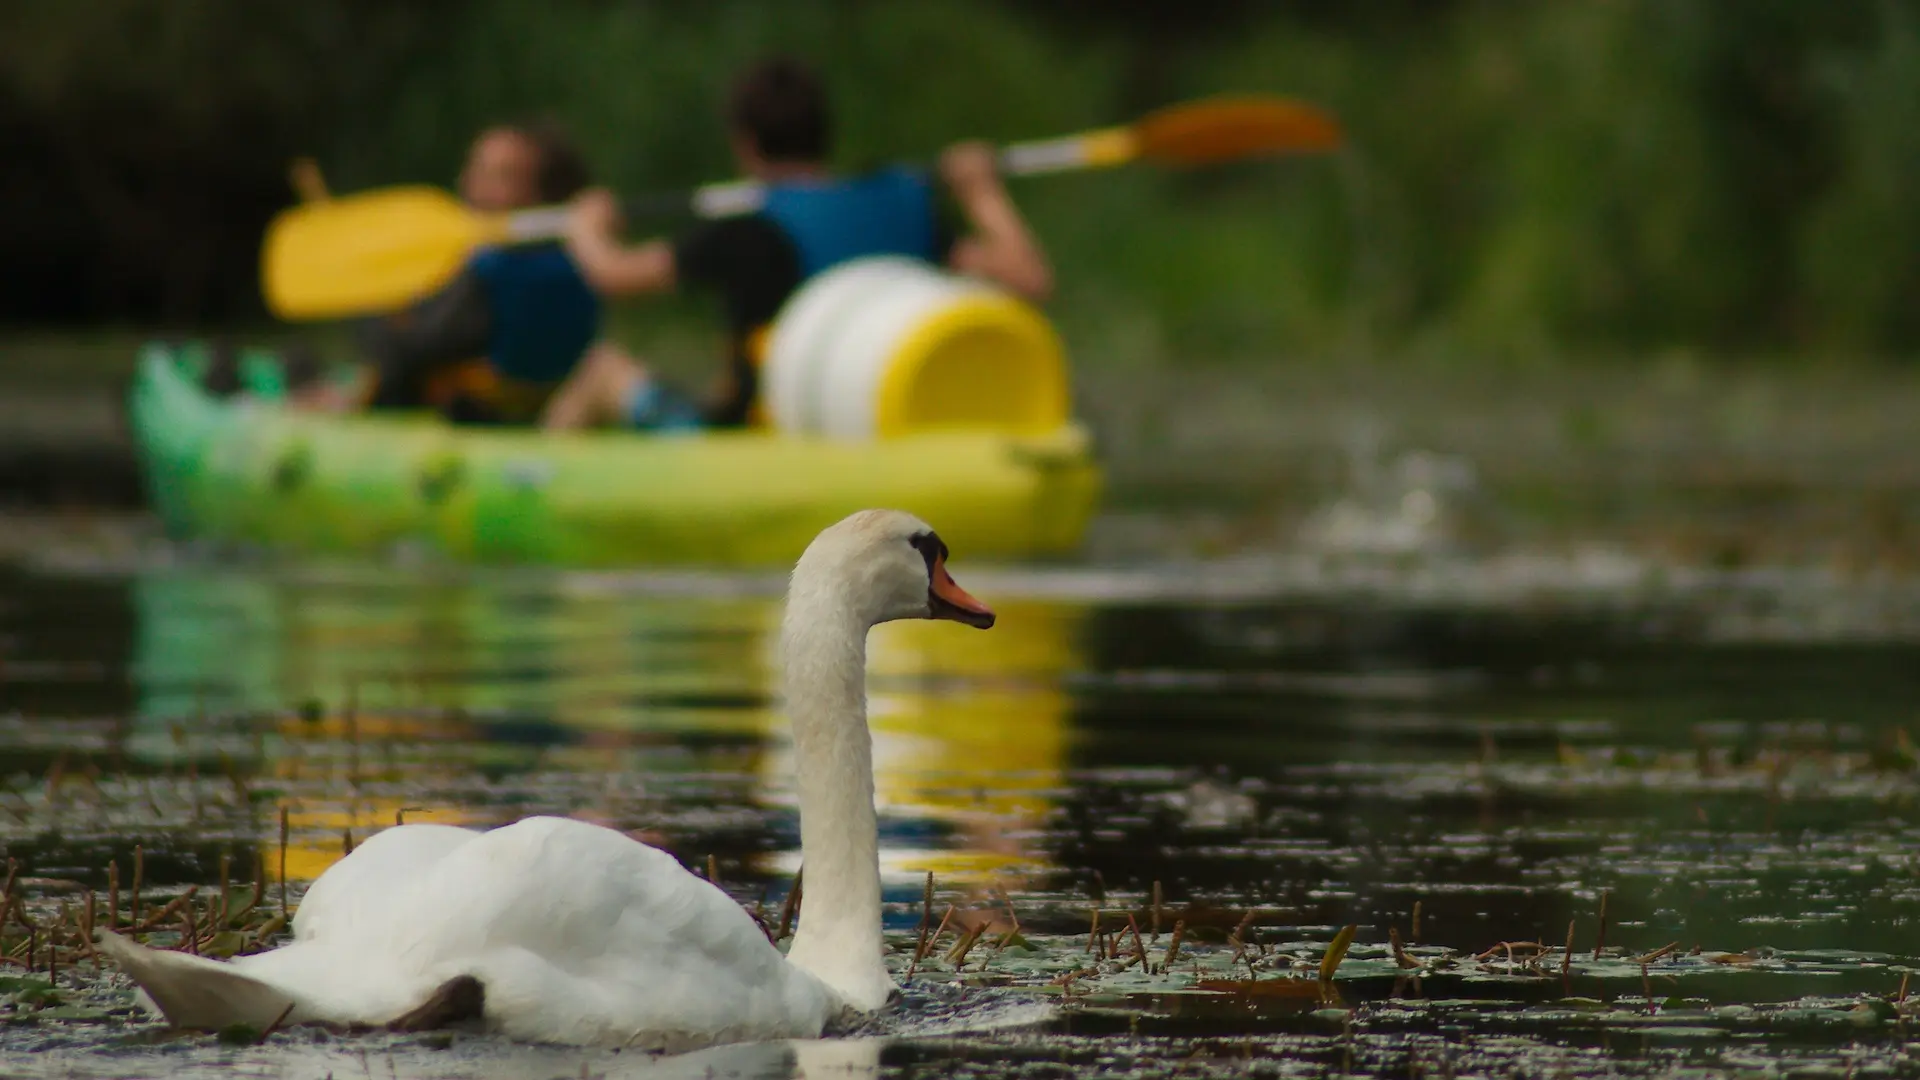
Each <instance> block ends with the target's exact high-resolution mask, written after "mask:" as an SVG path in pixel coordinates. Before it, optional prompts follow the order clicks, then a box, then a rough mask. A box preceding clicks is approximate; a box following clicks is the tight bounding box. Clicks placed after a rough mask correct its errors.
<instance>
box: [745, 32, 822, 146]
mask: <svg viewBox="0 0 1920 1080" xmlns="http://www.w3.org/2000/svg"><path fill="white" fill-rule="evenodd" d="M828 111H829V110H828V107H827V92H826V88H825V87H824V86H822V85H821V83H820V79H819V77H818V76H816V75H815V74H814V73H813V71H812V69H810V68H808V67H807V66H806V65H805V64H803V63H801V62H800V61H798V60H795V59H793V58H792V57H788V56H775V57H770V58H768V59H765V60H762V61H760V62H759V63H757V64H755V65H753V66H752V67H750V68H748V69H747V70H746V71H744V72H742V73H741V74H740V76H739V78H737V79H735V80H734V83H733V90H732V92H731V93H730V94H729V95H728V97H727V124H728V126H729V127H731V128H732V129H733V130H734V132H735V133H736V134H739V135H744V136H745V137H747V138H748V139H750V140H752V142H753V145H754V149H756V150H758V151H759V152H760V156H761V157H763V158H765V159H767V160H768V161H820V160H823V159H824V158H825V157H826V156H827V148H828V146H829V144H830V143H831V142H832V138H833V123H832V118H831V117H830V116H829V115H828Z"/></svg>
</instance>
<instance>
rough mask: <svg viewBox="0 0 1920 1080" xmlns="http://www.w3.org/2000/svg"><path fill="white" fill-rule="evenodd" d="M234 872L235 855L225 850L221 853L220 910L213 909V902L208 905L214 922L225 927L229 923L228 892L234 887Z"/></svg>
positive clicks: (209, 913)
mask: <svg viewBox="0 0 1920 1080" xmlns="http://www.w3.org/2000/svg"><path fill="white" fill-rule="evenodd" d="M232 874H233V856H232V855H231V854H230V853H228V852H225V851H223V852H221V853H220V898H219V905H220V910H219V911H217V912H216V911H213V910H211V909H212V908H213V905H212V904H208V905H207V907H208V909H209V910H208V912H207V914H208V915H210V916H212V917H213V923H214V925H215V926H220V927H224V926H226V925H227V894H228V892H229V891H230V890H231V889H232V887H233V886H232Z"/></svg>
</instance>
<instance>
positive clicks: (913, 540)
mask: <svg viewBox="0 0 1920 1080" xmlns="http://www.w3.org/2000/svg"><path fill="white" fill-rule="evenodd" d="M907 543H909V544H912V545H913V548H914V550H915V551H918V552H919V553H920V557H921V558H923V559H925V560H927V580H928V581H929V582H931V581H932V580H933V568H934V567H935V566H936V565H938V564H940V563H943V562H946V561H947V544H946V541H944V540H942V539H940V534H939V533H937V532H934V531H932V530H931V529H929V530H928V531H926V532H923V533H914V534H913V535H912V536H909V537H907Z"/></svg>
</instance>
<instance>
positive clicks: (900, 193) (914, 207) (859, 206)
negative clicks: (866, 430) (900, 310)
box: [744, 167, 936, 427]
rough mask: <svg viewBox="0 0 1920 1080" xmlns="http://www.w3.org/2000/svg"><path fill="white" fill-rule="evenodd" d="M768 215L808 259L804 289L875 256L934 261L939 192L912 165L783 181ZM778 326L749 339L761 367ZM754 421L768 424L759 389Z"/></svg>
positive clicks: (768, 202)
mask: <svg viewBox="0 0 1920 1080" xmlns="http://www.w3.org/2000/svg"><path fill="white" fill-rule="evenodd" d="M760 213H761V214H762V215H763V216H764V217H766V218H767V219H768V220H769V221H772V222H773V223H774V224H775V225H776V226H778V227H779V228H780V231H781V232H782V233H784V234H786V237H787V239H788V240H789V241H791V242H792V243H793V247H794V252H795V254H797V255H798V256H799V260H800V281H799V282H798V283H796V288H797V287H798V285H800V284H805V283H806V281H807V280H808V279H809V278H812V277H813V276H814V275H815V274H819V273H821V272H823V271H826V270H831V269H833V268H834V267H836V266H838V265H840V264H841V263H843V262H847V261H849V260H852V259H861V258H866V257H867V256H869V255H905V256H908V257H911V258H916V259H925V260H927V261H928V262H932V261H934V256H935V250H934V244H935V236H936V233H935V219H934V201H933V189H932V187H931V186H930V185H929V184H928V182H927V178H926V176H925V175H924V174H922V173H920V172H918V171H915V170H912V169H906V168H898V167H896V168H889V169H882V170H880V171H878V172H873V173H866V174H863V175H861V176H854V177H836V178H833V179H826V180H789V181H783V182H781V183H777V184H773V185H770V186H769V187H768V188H767V193H766V198H765V200H764V201H763V202H762V203H761V207H760ZM771 329H772V327H771V326H760V327H756V328H755V329H754V330H753V331H752V332H751V333H750V334H749V335H748V336H747V339H746V342H745V343H744V347H745V353H746V358H747V360H748V362H749V363H750V364H751V365H752V366H753V368H754V369H755V371H758V370H759V368H760V367H761V365H762V363H763V362H764V360H765V357H766V344H767V337H768V335H769V332H770V331H771ZM747 422H748V424H749V425H751V426H753V427H764V426H765V425H766V423H767V417H766V406H765V404H764V403H763V402H762V400H761V398H760V395H759V394H755V395H754V398H753V403H752V405H751V406H749V409H748V418H747Z"/></svg>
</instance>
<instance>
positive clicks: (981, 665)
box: [134, 573, 1082, 880]
mask: <svg viewBox="0 0 1920 1080" xmlns="http://www.w3.org/2000/svg"><path fill="white" fill-rule="evenodd" d="M989 601H990V602H994V606H995V607H996V609H997V610H998V611H999V612H1000V620H999V623H998V625H996V626H995V627H994V628H993V629H992V630H987V631H980V630H974V629H970V628H967V627H962V626H958V625H955V624H952V623H931V622H900V623H892V624H888V625H885V626H881V627H878V628H876V629H875V630H874V631H873V633H872V635H871V637H870V639H869V649H868V653H869V671H870V685H871V693H870V717H869V719H870V724H871V727H872V730H873V736H874V759H875V780H876V792H877V800H878V803H879V806H880V809H881V813H882V815H883V821H885V822H887V831H888V835H889V837H891V838H895V839H892V840H890V841H889V845H888V847H886V849H885V850H884V851H883V860H884V863H885V866H884V869H885V870H886V871H887V872H888V873H889V874H890V875H894V876H900V875H914V876H918V875H920V874H923V873H925V872H926V871H928V870H932V871H934V872H935V873H936V874H938V875H939V876H941V877H942V878H973V879H979V878H985V877H998V878H1005V877H1007V876H1009V875H1018V874H1020V873H1024V872H1029V871H1033V870H1036V869H1041V868H1044V867H1045V866H1046V856H1045V853H1044V852H1043V851H1042V850H1041V849H1040V848H1039V847H1038V846H1037V845H1036V844H1035V843H1034V842H1033V841H1032V839H1031V837H1033V836H1034V835H1037V833H1038V831H1039V828H1040V827H1041V826H1042V825H1043V824H1044V823H1045V819H1046V817H1047V815H1048V814H1049V813H1050V812H1051V811H1052V808H1053V805H1054V800H1055V798H1056V796H1057V792H1058V791H1059V790H1060V788H1061V786H1062V783H1063V775H1062V773H1063V769H1064V767H1065V758H1066V752H1067V741H1068V723H1069V711H1068V702H1067V700H1066V697H1065V695H1064V693H1063V692H1062V690H1061V681H1062V675H1063V674H1064V673H1066V672H1069V671H1071V670H1074V669H1075V668H1077V667H1078V666H1079V661H1078V659H1077V656H1076V653H1075V648H1076V638H1077V634H1078V628H1079V624H1080V619H1081V616H1082V609H1080V608H1078V607H1075V606H1071V605H1062V604H1057V603H1047V602H1033V601H1024V602H1023V601H1015V602H1011V603H1007V602H995V601H993V600H992V599H991V598H989ZM135 607H136V611H137V612H138V614H139V633H138V638H137V641H136V646H135V648H136V657H135V663H134V671H135V678H136V685H137V686H138V687H139V692H140V701H139V705H138V713H139V717H140V719H139V720H138V721H137V724H138V725H140V726H144V727H146V728H151V729H153V730H154V732H155V733H156V735H155V736H154V737H150V738H148V739H147V740H146V743H147V745H148V746H150V747H151V752H152V753H155V754H165V753H170V752H175V751H176V750H177V748H172V749H169V748H168V747H166V746H163V745H162V743H163V742H165V741H166V740H164V739H161V738H159V737H158V735H157V733H159V732H164V731H165V727H166V725H168V724H170V723H175V722H189V721H190V720H191V718H192V717H193V716H195V715H196V714H198V713H199V712H201V711H202V709H203V708H206V709H211V710H213V711H224V712H232V711H235V710H248V709H258V710H274V711H279V710H284V709H287V708H289V707H291V706H294V705H296V704H298V703H301V702H305V701H309V700H319V701H321V702H324V703H325V704H326V705H327V706H328V707H327V708H326V709H325V710H324V713H323V715H322V716H321V717H320V718H319V719H318V720H317V722H311V723H310V722H307V721H303V720H289V721H286V722H285V723H283V724H282V725H281V727H280V729H279V730H278V733H277V734H278V736H279V738H278V739H277V740H275V742H274V744H273V745H272V746H271V747H270V750H269V760H268V761H266V762H263V763H262V765H263V766H264V768H265V771H266V772H267V773H268V774H269V775H271V776H273V777H275V778H277V779H278V780H280V781H282V782H283V787H284V788H285V789H286V790H287V791H289V792H290V793H291V794H288V795H286V796H283V797H282V798H281V799H280V801H279V802H278V803H276V804H275V806H274V807H273V808H272V811H271V812H272V813H273V814H275V815H276V817H277V814H278V812H279V809H280V807H281V806H284V807H285V808H286V810H287V813H288V823H289V826H290V829H291V831H292V834H293V842H292V844H291V845H290V847H289V849H288V853H287V873H288V876H289V877H291V878H293V879H294V880H300V879H302V878H311V877H313V876H316V875H318V874H319V873H320V872H321V871H322V870H324V869H325V868H326V867H327V866H329V865H331V864H332V863H333V862H334V861H336V860H337V859H338V858H339V857H340V856H341V854H342V853H343V850H344V839H343V838H344V836H345V834H347V833H348V832H349V831H350V832H351V833H352V835H353V837H354V839H355V841H356V842H359V841H361V840H364V839H365V838H366V837H367V836H369V835H372V834H373V833H374V832H376V831H378V830H379V829H382V828H385V827H387V826H388V825H391V824H392V823H393V821H394V819H395V815H396V814H397V813H399V812H401V811H405V812H406V819H407V820H409V821H429V820H432V821H442V822H446V823H449V824H491V823H494V822H497V821H498V820H499V815H498V813H497V810H496V808H493V807H489V806H486V805H455V804H451V803H446V804H431V805H429V804H423V803H422V802H421V801H420V800H417V799H410V798H408V797H407V796H406V795H404V794H400V795H394V794H391V792H393V791H394V790H395V783H396V782H402V783H406V782H411V783H414V784H416V785H418V784H422V783H424V782H425V781H427V780H429V779H432V780H434V781H436V783H435V784H434V785H433V786H434V788H435V789H438V790H445V789H446V788H447V787H448V786H458V785H448V784H445V783H440V781H446V780H448V779H450V778H453V779H457V778H458V775H460V774H461V773H462V772H463V771H464V770H465V769H467V768H470V766H468V765H463V764H457V763H458V762H464V761H471V760H472V759H473V754H472V753H471V751H467V752H465V753H464V754H463V753H452V754H446V755H440V754H437V753H436V752H435V750H434V748H435V747H441V746H466V747H472V746H474V745H476V744H478V745H481V746H483V747H484V746H486V745H487V743H486V740H487V739H488V737H489V732H488V729H487V728H486V727H485V726H484V725H483V724H479V723H469V722H467V721H465V720H463V719H462V717H464V716H474V715H496V716H497V715H503V714H504V715H506V716H509V717H519V716H525V717H528V718H531V719H534V720H536V721H537V722H539V723H542V724H551V725H553V726H554V727H556V728H560V729H564V730H566V731H570V732H572V733H574V737H575V739H576V742H575V743H574V744H573V745H570V746H565V747H548V748H547V751H546V757H545V758H544V759H543V760H544V762H545V765H544V767H547V768H560V769H571V770H575V771H602V772H607V773H609V774H614V773H617V772H619V771H620V770H621V769H622V768H623V762H624V761H625V760H627V758H626V755H625V754H624V753H623V749H624V748H627V747H631V746H633V745H635V743H634V740H635V739H642V740H645V741H646V743H647V744H648V745H652V746H656V747H657V746H658V744H659V743H661V742H662V741H669V742H670V741H672V740H674V739H675V738H678V737H682V736H701V737H706V738H711V737H713V736H726V737H728V745H729V746H730V750H729V751H728V753H727V755H726V756H725V757H724V759H723V760H719V761H709V760H705V759H702V758H701V755H699V754H695V755H692V756H690V758H689V760H688V762H687V765H686V766H685V767H688V768H694V769H699V768H720V769H726V770H731V771H733V772H734V773H735V775H741V776H743V777H752V778H754V781H755V784H756V787H757V790H758V792H759V795H758V798H759V799H761V800H762V801H765V802H769V803H774V804H790V803H791V798H792V788H793V785H792V775H791V770H792V757H791V753H790V743H789V738H788V730H787V722H786V717H785V714H784V712H783V711H782V710H781V708H780V705H779V701H778V697H777V685H778V675H777V664H778V643H777V636H778V626H779V619H780V603H779V600H778V598H775V597H768V596H747V597H737V596H729V597H697V596H692V597H690V596H634V595H624V596H623V595H618V594H603V593H598V592H583V591H579V590H569V589H566V588H557V587H556V588H544V589H543V588H538V587H534V588H529V587H528V586H526V585H525V584H524V583H522V584H520V585H518V586H516V587H515V588H514V589H511V590H509V589H504V588H497V587H494V588H490V587H488V586H487V584H486V583H485V582H477V583H470V584H465V585H458V586H450V585H445V584H441V585H434V586H428V585H421V586H418V587H411V586H409V585H408V583H406V582H405V581H404V580H403V581H399V582H397V583H396V582H393V581H386V582H380V583H377V584H376V585H374V586H369V585H366V584H360V585H357V586H355V587H346V588H342V587H328V586H326V585H321V584H316V583H313V582H307V583H289V582H286V581H278V582H276V581H274V580H272V579H270V578H266V577H258V576H249V575H241V574H227V573H188V574H173V575H168V574H162V575H155V576H152V577H148V578H145V579H142V580H141V581H140V582H138V583H137V584H136V586H135ZM349 699H351V700H353V701H355V702H356V703H357V708H356V709H355V711H354V717H353V721H352V725H351V726H349V724H348V720H347V715H346V710H345V709H344V705H345V703H346V702H347V701H348V700H349ZM188 726H189V731H191V725H190V723H189V724H188ZM342 743H345V744H347V749H343V748H342V745H341V744H342ZM358 744H364V747H365V748H366V752H367V754H369V755H373V754H376V753H378V752H380V751H379V748H381V747H385V748H387V752H388V753H391V748H392V747H393V746H395V745H400V746H403V747H406V748H407V749H406V751H405V755H404V760H401V761H397V762H396V761H388V762H387V764H386V766H385V767H386V768H387V769H388V770H389V774H388V775H387V777H386V782H384V783H382V784H380V785H376V786H377V787H378V789H379V790H380V791H382V792H384V793H387V794H382V795H381V796H380V797H377V798H361V797H356V795H355V794H354V793H355V792H356V791H357V790H358V789H357V788H356V787H355V786H354V785H352V784H350V783H347V782H346V781H347V777H348V776H349V775H350V774H353V775H363V774H358V773H353V770H352V768H351V767H349V766H343V765H342V764H341V761H340V759H341V757H342V756H343V755H344V754H347V753H349V749H350V748H351V747H353V746H355V745H358ZM353 752H354V753H357V752H358V751H353ZM328 769H332V770H334V771H333V772H328V771H327V770H328ZM575 813H576V816H580V817H585V818H588V819H592V820H614V819H616V818H617V816H618V813H619V810H618V808H617V807H614V806H612V805H608V806H597V805H583V806H580V807H579V808H577V810H576V812H575ZM630 813H631V812H630V811H628V814H629V816H630ZM261 825H262V832H263V836H262V840H263V846H265V847H267V848H268V849H269V850H270V851H271V850H273V849H274V848H276V847H277V842H278V837H277V835H275V834H276V833H277V829H278V821H277V819H276V820H267V821H263V822H262V823H261ZM929 825H931V826H933V827H935V830H936V831H938V832H941V833H943V834H947V835H944V836H943V837H940V838H937V839H936V838H934V837H932V836H928V837H927V838H926V839H916V837H919V836H921V835H923V834H927V833H928V826H929ZM794 860H797V853H788V854H787V855H786V856H785V857H784V858H778V859H776V860H775V862H776V863H778V864H785V863H788V862H790V861H794Z"/></svg>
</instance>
